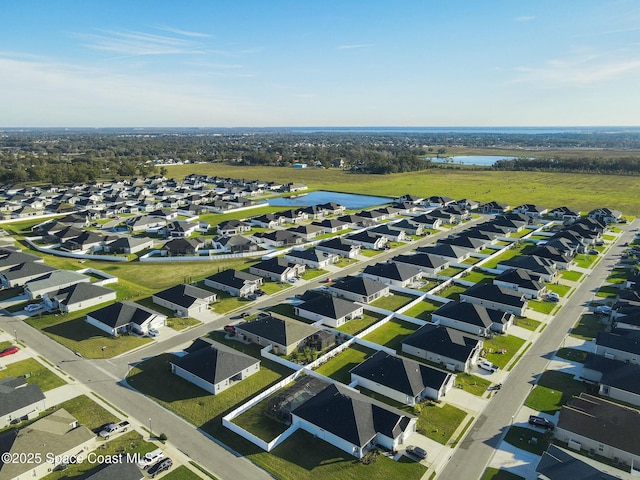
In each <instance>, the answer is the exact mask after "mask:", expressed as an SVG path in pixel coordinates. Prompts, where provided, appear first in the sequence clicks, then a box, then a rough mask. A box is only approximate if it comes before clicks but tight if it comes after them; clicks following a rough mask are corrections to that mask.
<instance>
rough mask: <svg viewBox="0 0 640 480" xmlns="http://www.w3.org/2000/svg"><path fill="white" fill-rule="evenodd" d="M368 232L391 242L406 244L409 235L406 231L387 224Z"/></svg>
mask: <svg viewBox="0 0 640 480" xmlns="http://www.w3.org/2000/svg"><path fill="white" fill-rule="evenodd" d="M416 228H417V227H416ZM367 231H368V232H369V233H373V234H374V235H376V236H378V237H384V238H386V239H387V240H388V241H390V242H404V241H405V240H406V239H407V234H406V233H405V231H404V230H401V229H397V228H391V227H390V226H388V225H386V224H384V225H378V226H377V227H374V228H371V229H369V230H367Z"/></svg>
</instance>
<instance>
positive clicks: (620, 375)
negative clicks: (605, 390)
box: [584, 353, 640, 395]
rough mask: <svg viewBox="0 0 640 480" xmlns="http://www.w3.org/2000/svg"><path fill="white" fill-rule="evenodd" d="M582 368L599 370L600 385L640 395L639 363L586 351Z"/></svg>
mask: <svg viewBox="0 0 640 480" xmlns="http://www.w3.org/2000/svg"><path fill="white" fill-rule="evenodd" d="M584 368H588V369H589V370H596V371H598V372H601V373H602V378H601V379H600V384H602V385H608V386H610V387H614V388H618V389H620V390H625V391H627V392H632V393H635V394H637V395H640V365H636V364H634V363H627V362H623V361H621V360H614V359H611V358H605V357H603V356H601V355H594V354H593V353H588V354H587V358H586V359H585V362H584Z"/></svg>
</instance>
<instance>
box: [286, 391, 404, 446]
mask: <svg viewBox="0 0 640 480" xmlns="http://www.w3.org/2000/svg"><path fill="white" fill-rule="evenodd" d="M291 413H292V414H293V415H296V416H298V417H300V418H302V419H304V420H306V421H308V422H310V423H312V424H313V425H316V426H317V427H319V428H322V429H324V430H326V431H328V432H330V433H332V434H333V435H336V436H337V437H340V438H342V439H344V440H346V441H348V442H349V443H352V444H354V445H358V446H360V447H364V446H365V445H367V444H368V443H369V442H370V441H371V440H372V439H373V438H374V437H375V436H376V434H377V433H381V434H382V435H385V436H387V437H389V438H397V437H398V436H399V435H400V434H402V433H403V432H404V431H405V430H406V428H407V426H408V425H409V422H410V420H411V419H412V418H414V417H413V416H411V415H407V414H405V413H404V412H401V411H400V410H396V409H394V408H392V407H389V406H387V405H384V404H383V403H379V402H376V401H374V400H372V399H370V398H368V397H366V396H364V395H362V394H361V393H358V392H356V391H354V390H352V389H350V388H347V387H345V386H343V385H338V384H331V385H329V386H327V387H326V388H325V389H324V390H322V391H321V392H320V393H318V394H316V395H315V396H313V397H312V398H310V399H309V400H307V401H306V402H304V403H303V404H302V405H300V406H299V407H297V408H296V409H295V410H293V411H292V412H291Z"/></svg>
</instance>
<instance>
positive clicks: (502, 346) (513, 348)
mask: <svg viewBox="0 0 640 480" xmlns="http://www.w3.org/2000/svg"><path fill="white" fill-rule="evenodd" d="M524 343H525V341H524V340H523V339H522V338H519V337H516V336H514V335H496V336H494V337H493V338H492V339H490V340H485V342H484V349H485V350H486V354H485V358H486V359H487V360H489V361H490V362H492V363H493V364H495V365H497V366H498V367H500V368H504V367H505V366H506V365H507V364H508V363H509V361H510V360H511V359H512V358H513V356H514V355H515V354H516V353H517V352H518V350H520V348H521V347H522V346H523V345H524ZM503 350H506V352H505V353H498V352H499V351H503Z"/></svg>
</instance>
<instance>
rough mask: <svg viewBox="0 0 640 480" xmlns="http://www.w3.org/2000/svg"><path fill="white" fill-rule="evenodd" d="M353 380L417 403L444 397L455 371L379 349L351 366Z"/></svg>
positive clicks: (393, 398) (453, 381)
mask: <svg viewBox="0 0 640 480" xmlns="http://www.w3.org/2000/svg"><path fill="white" fill-rule="evenodd" d="M350 373H351V382H352V383H354V382H355V383H356V384H357V386H358V387H362V388H366V389H368V390H371V391H373V392H377V393H379V394H381V395H384V396H385V397H387V398H390V399H392V400H395V401H396V402H400V403H404V404H405V405H409V406H414V405H416V404H417V403H420V402H421V401H422V400H423V399H425V398H428V399H430V400H435V401H437V402H438V401H440V400H441V399H442V397H444V396H445V395H446V394H447V392H448V391H449V390H451V389H452V388H453V386H454V384H455V378H456V377H455V375H454V374H452V373H449V372H444V371H442V370H438V369H436V368H433V367H429V366H427V365H423V364H422V363H419V362H416V361H415V360H410V359H408V358H404V357H398V356H395V355H391V354H389V353H385V352H383V351H381V350H379V351H377V352H376V353H374V354H373V355H371V356H370V357H369V358H367V359H366V360H365V361H364V362H362V363H361V364H359V365H357V366H356V367H354V368H352V369H351V370H350Z"/></svg>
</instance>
